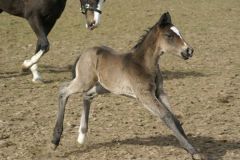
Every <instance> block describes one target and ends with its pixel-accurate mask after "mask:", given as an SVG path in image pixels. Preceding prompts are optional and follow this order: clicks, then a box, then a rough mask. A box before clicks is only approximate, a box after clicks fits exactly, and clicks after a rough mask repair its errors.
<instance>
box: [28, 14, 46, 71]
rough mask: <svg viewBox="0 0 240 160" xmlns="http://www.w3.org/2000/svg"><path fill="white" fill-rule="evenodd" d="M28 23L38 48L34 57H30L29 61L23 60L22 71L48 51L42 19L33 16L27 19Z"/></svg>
mask: <svg viewBox="0 0 240 160" xmlns="http://www.w3.org/2000/svg"><path fill="white" fill-rule="evenodd" d="M28 22H29V24H30V26H31V28H32V29H33V31H34V32H35V34H36V36H37V38H38V42H37V47H36V48H39V49H37V50H36V53H35V55H34V56H32V57H31V59H29V60H25V61H24V63H23V69H28V68H30V67H31V66H32V65H33V64H35V63H37V62H38V61H39V59H40V58H41V56H42V55H43V54H44V53H46V52H47V51H48V49H49V42H48V39H47V34H46V33H45V31H44V26H43V22H42V19H41V18H40V16H38V15H33V16H31V17H29V18H28Z"/></svg>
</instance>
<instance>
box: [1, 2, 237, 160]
mask: <svg viewBox="0 0 240 160" xmlns="http://www.w3.org/2000/svg"><path fill="white" fill-rule="evenodd" d="M239 6H240V1H238V0H228V1H226V0H211V1H208V0H182V1H177V0H168V1H166V0H165V1H164V0H107V1H106V3H105V6H104V10H103V15H102V23H101V26H100V27H99V28H97V29H96V30H94V31H92V32H90V31H88V30H86V29H85V27H84V26H85V22H84V17H83V16H82V15H81V13H80V11H79V1H75V0H71V1H68V3H67V6H66V10H65V11H64V13H63V15H62V17H61V18H60V19H59V21H58V22H57V24H56V26H55V28H54V29H53V31H52V32H51V34H50V35H49V40H50V43H51V49H50V51H49V52H48V53H47V54H46V55H45V56H44V58H42V60H41V62H40V71H41V72H42V76H43V77H44V79H45V80H46V83H45V84H33V83H32V82H31V79H32V77H31V75H30V74H26V75H23V74H21V64H22V62H23V60H24V59H26V58H29V57H30V56H31V55H32V53H33V51H34V50H35V43H36V37H35V35H34V34H33V32H32V31H31V29H30V27H29V25H28V24H27V22H26V21H25V20H23V19H20V18H17V17H13V16H10V15H8V14H6V13H1V14H0V159H1V160H5V159H8V160H16V159H22V160H28V159H43V160H47V159H66V160H67V159H71V160H72V159H78V160H80V159H82V160H83V159H84V160H90V159H98V160H125V159H126V160H128V159H137V160H149V159H153V160H157V159H158V160H160V159H161V160H190V159H191V157H190V155H189V154H187V153H186V151H185V150H183V149H182V148H181V147H180V145H179V143H178V141H177V140H176V139H175V138H174V136H173V135H172V132H171V131H170V130H169V129H168V128H167V127H166V126H165V125H164V124H163V123H162V122H161V121H160V120H158V119H157V118H156V117H154V116H152V115H151V114H150V113H149V112H148V111H147V110H145V109H144V108H143V107H142V106H141V105H140V104H139V103H138V102H137V101H135V100H133V99H129V98H127V97H121V96H115V95H103V96H99V97H97V98H96V99H94V101H93V103H92V108H91V112H90V123H89V134H88V141H87V143H86V144H85V145H84V146H80V145H79V144H77V142H76V140H77V134H78V133H77V131H78V126H79V120H80V113H81V110H82V101H81V95H80V94H78V95H74V96H72V97H71V98H70V100H69V103H68V105H67V110H66V116H65V123H64V129H65V130H64V133H63V137H62V141H61V144H60V146H59V148H58V149H57V150H56V151H52V150H51V149H50V147H49V146H50V141H51V138H52V131H53V127H54V124H55V120H56V112H57V109H58V105H57V95H58V90H59V87H60V85H61V84H62V83H63V82H66V81H69V80H70V79H71V73H70V69H69V68H70V65H72V64H73V62H74V61H75V59H76V57H77V56H78V55H79V54H81V51H82V50H84V49H86V48H88V47H91V46H94V45H102V44H103V45H107V46H110V47H112V48H115V49H116V50H120V51H128V50H129V49H130V48H131V47H132V46H134V44H135V43H136V42H137V40H138V39H139V37H140V36H141V35H142V34H143V33H144V30H145V29H147V28H148V27H150V26H152V25H153V24H154V23H155V22H156V21H157V20H158V19H159V17H160V14H162V13H163V12H165V11H169V12H170V13H171V15H172V19H173V22H174V24H176V26H177V27H178V28H179V29H180V31H182V34H183V36H184V37H185V39H186V40H187V41H188V42H189V43H190V44H191V45H192V46H193V48H194V49H195V53H194V57H193V58H192V59H190V60H188V61H184V60H182V59H179V58H177V57H174V56H172V55H171V54H167V53H166V54H165V55H164V56H163V57H162V59H161V69H162V71H163V73H164V77H165V83H164V84H165V90H166V92H167V93H168V96H169V101H170V102H171V104H172V107H173V110H174V112H175V113H176V115H177V116H178V118H179V119H180V121H181V122H183V127H184V129H185V131H186V132H187V134H188V137H189V139H190V140H191V142H192V143H193V144H194V146H196V147H197V148H198V149H200V150H201V151H202V152H203V153H205V154H206V155H208V156H209V159H212V160H238V159H240V55H239V47H240V46H239V42H240V34H239V29H240V28H239V27H240V21H239V20H240V19H239V17H240V7H239Z"/></svg>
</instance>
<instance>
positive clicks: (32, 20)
mask: <svg viewBox="0 0 240 160" xmlns="http://www.w3.org/2000/svg"><path fill="white" fill-rule="evenodd" d="M66 1H67V0H0V13H1V12H3V11H4V12H7V13H9V14H11V15H14V16H18V17H22V18H25V19H26V20H27V21H28V23H29V24H30V26H31V28H32V30H33V31H34V32H35V34H36V36H37V44H36V50H35V54H34V55H33V56H32V57H31V58H30V59H28V60H25V61H24V62H23V64H22V69H23V70H24V71H25V70H27V69H29V68H30V70H31V72H32V74H33V79H32V81H33V82H41V81H42V78H41V76H40V74H39V72H38V70H37V68H38V66H37V62H38V61H39V60H40V58H41V57H42V56H43V55H44V54H45V53H46V52H48V50H49V42H48V38H47V36H48V34H49V32H50V31H51V29H52V28H53V26H54V24H55V23H56V21H57V19H58V18H59V17H60V16H61V14H62V12H63V10H64V8H65V5H66ZM104 1H105V0H80V4H81V11H82V13H83V14H85V18H86V27H87V28H88V29H90V30H92V29H94V28H96V27H97V26H98V24H99V22H100V14H101V13H102V12H101V7H102V4H103V2H104Z"/></svg>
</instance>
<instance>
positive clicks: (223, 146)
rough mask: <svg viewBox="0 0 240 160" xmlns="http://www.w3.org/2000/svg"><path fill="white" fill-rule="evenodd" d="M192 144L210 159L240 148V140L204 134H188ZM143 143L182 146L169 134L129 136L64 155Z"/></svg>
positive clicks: (216, 158) (215, 159)
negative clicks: (222, 138)
mask: <svg viewBox="0 0 240 160" xmlns="http://www.w3.org/2000/svg"><path fill="white" fill-rule="evenodd" d="M188 137H189V139H190V141H191V142H192V144H194V146H196V147H197V148H198V149H200V150H201V152H202V153H204V154H206V155H207V156H208V158H209V160H222V159H223V156H224V155H225V154H226V152H227V151H229V150H235V149H239V148H240V141H235V142H233V141H228V140H216V139H214V138H212V137H204V136H196V137H194V136H188ZM124 144H125V145H138V146H139V145H140V146H141V145H143V146H175V147H179V148H181V147H180V145H179V143H178V141H177V140H176V138H175V137H174V136H172V135H168V136H154V137H153V136H151V137H147V138H139V137H135V138H129V139H125V140H120V141H110V142H106V143H98V144H92V145H90V146H87V147H86V148H84V149H78V150H74V151H70V152H67V153H65V154H64V157H68V156H70V155H72V154H81V153H86V152H91V151H92V150H97V149H100V148H102V147H109V148H112V147H114V146H118V147H119V145H124Z"/></svg>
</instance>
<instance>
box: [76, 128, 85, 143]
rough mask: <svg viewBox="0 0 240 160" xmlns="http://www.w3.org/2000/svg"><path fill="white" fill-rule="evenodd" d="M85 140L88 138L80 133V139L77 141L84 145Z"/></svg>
mask: <svg viewBox="0 0 240 160" xmlns="http://www.w3.org/2000/svg"><path fill="white" fill-rule="evenodd" d="M85 138H86V134H84V133H82V131H79V134H78V139H77V141H78V143H79V144H84V142H85Z"/></svg>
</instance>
